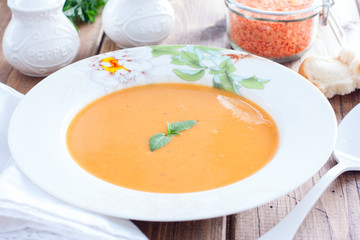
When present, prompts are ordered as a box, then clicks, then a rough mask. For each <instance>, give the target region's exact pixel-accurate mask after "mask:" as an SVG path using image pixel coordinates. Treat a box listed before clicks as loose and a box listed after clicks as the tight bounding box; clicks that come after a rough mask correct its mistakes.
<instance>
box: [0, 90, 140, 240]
mask: <svg viewBox="0 0 360 240" xmlns="http://www.w3.org/2000/svg"><path fill="white" fill-rule="evenodd" d="M22 96H23V95H22V94H20V93H18V92H17V91H15V90H14V89H12V88H10V87H8V86H6V85H4V84H2V83H0V239H1V240H10V239H11V240H76V239H81V240H85V239H86V240H114V239H117V240H118V239H129V240H133V239H134V240H142V239H147V237H146V236H145V235H144V234H143V233H142V232H141V231H140V230H139V229H138V228H137V227H136V226H135V225H134V224H133V223H132V222H131V221H129V220H126V219H120V218H114V217H108V216H104V215H100V214H96V213H92V212H89V211H86V210H83V209H80V208H77V207H74V206H71V205H69V204H67V203H64V202H62V201H60V200H58V199H56V198H54V197H52V196H50V195H49V194H47V193H46V192H44V191H43V190H41V189H39V188H38V187H37V186H35V185H34V184H33V183H31V182H30V181H29V180H28V179H27V178H26V177H25V176H24V175H23V174H22V172H21V171H20V170H19V168H18V167H17V166H16V163H15V162H14V160H13V159H12V157H11V154H10V151H9V148H8V144H7V128H8V124H9V120H10V117H11V115H12V112H13V110H14V109H15V107H16V105H17V104H18V102H19V101H20V100H21V98H22Z"/></svg>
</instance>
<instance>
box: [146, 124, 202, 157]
mask: <svg viewBox="0 0 360 240" xmlns="http://www.w3.org/2000/svg"><path fill="white" fill-rule="evenodd" d="M196 123H197V122H196V121H195V120H188V121H181V122H173V123H172V124H170V123H167V126H168V130H167V133H166V134H165V133H158V134H155V135H154V136H152V137H151V138H150V141H149V143H150V150H151V151H152V152H153V151H154V150H156V149H158V148H161V147H162V146H165V145H166V144H168V143H169V142H170V140H171V136H176V135H181V134H180V133H179V132H181V131H184V130H187V129H189V128H191V127H192V126H194V125H195V124H196Z"/></svg>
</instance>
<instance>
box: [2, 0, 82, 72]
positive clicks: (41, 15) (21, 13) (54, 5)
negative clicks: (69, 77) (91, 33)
mask: <svg viewBox="0 0 360 240" xmlns="http://www.w3.org/2000/svg"><path fill="white" fill-rule="evenodd" d="M64 2H65V0H31V1H29V0H8V6H9V8H10V9H11V11H12V18H11V21H10V23H9V25H8V26H7V28H6V30H5V33H4V37H3V42H2V47H3V52H4V56H5V58H6V60H7V61H8V62H9V63H10V64H11V65H12V66H13V67H14V68H16V69H18V70H19V71H20V72H22V73H23V74H25V75H28V76H34V77H43V76H47V75H49V74H50V73H52V72H54V71H56V70H58V69H60V68H62V67H64V66H66V65H68V64H69V63H70V62H71V61H72V60H73V59H74V58H75V56H76V54H77V52H78V49H79V46H80V39H79V35H78V32H77V30H76V29H75V27H74V25H73V24H72V23H71V21H70V20H69V19H68V18H67V17H66V16H65V15H64V13H63V11H62V8H63V5H64Z"/></svg>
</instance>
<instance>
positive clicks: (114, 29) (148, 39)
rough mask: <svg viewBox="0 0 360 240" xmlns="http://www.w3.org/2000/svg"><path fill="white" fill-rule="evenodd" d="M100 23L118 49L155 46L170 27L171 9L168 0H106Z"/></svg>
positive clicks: (173, 18) (172, 16)
mask: <svg viewBox="0 0 360 240" xmlns="http://www.w3.org/2000/svg"><path fill="white" fill-rule="evenodd" d="M102 24H103V28H104V31H105V33H106V35H107V36H108V37H109V38H110V39H111V40H112V41H113V42H115V43H116V45H118V46H119V47H120V48H127V47H136V46H144V45H155V44H158V43H160V42H162V41H163V40H164V39H165V38H166V37H167V36H168V35H169V34H170V33H171V31H172V30H173V28H174V25H175V17H174V9H173V7H172V6H171V4H170V3H169V1H168V0H130V1H129V0H109V1H108V2H107V4H106V5H105V7H104V10H103V13H102Z"/></svg>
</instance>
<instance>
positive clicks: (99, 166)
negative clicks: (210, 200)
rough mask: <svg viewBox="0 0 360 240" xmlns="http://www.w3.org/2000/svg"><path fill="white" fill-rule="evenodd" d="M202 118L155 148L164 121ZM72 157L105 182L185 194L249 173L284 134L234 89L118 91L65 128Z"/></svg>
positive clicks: (158, 87)
mask: <svg viewBox="0 0 360 240" xmlns="http://www.w3.org/2000/svg"><path fill="white" fill-rule="evenodd" d="M184 120H196V121H197V124H196V125H194V126H193V127H191V128H190V129H187V130H184V131H182V132H181V135H178V136H172V137H171V138H172V139H171V141H170V142H169V143H168V144H167V145H165V146H163V147H161V148H159V149H157V150H155V151H153V152H152V151H150V146H149V140H150V138H151V137H152V136H153V135H155V134H157V133H166V132H167V122H169V123H172V122H177V121H184ZM66 140H67V145H68V149H69V151H70V153H71V155H72V157H73V158H74V160H75V161H76V162H77V163H78V164H79V165H80V166H81V167H82V168H83V169H85V170H86V171H88V172H89V173H91V174H93V175H95V176H96V177H98V178H100V179H103V180H105V181H107V182H110V183H113V184H116V185H119V186H122V187H126V188H131V189H135V190H141V191H148V192H159V193H185V192H194V191H203V190H209V189H214V188H218V187H222V186H225V185H228V184H231V183H235V182H237V181H239V180H241V179H244V178H246V177H248V176H250V175H252V174H253V173H255V172H256V171H258V170H259V169H261V168H262V167H264V166H265V165H266V164H267V163H269V161H270V160H271V159H272V157H273V156H274V154H275V152H276V150H277V147H278V143H279V133H278V129H277V126H276V124H275V123H274V121H273V119H272V118H271V117H270V116H269V114H268V113H266V112H265V111H264V110H263V109H262V108H260V107H259V106H257V105H256V104H254V103H252V102H251V101H249V100H247V99H245V98H243V97H240V96H238V95H236V94H233V93H230V92H227V91H224V90H220V89H216V88H211V87H206V86H199V85H192V84H174V83H173V84H171V83H170V84H153V85H147V86H138V87H133V88H128V89H124V90H120V91H117V92H114V93H111V94H109V95H106V96H104V97H102V98H100V99H98V100H96V101H94V102H92V103H91V104H89V105H88V106H86V107H85V108H84V109H82V110H81V111H80V112H79V113H78V114H77V115H76V116H75V118H74V119H73V120H72V122H71V123H70V125H69V128H68V131H67V136H66Z"/></svg>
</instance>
